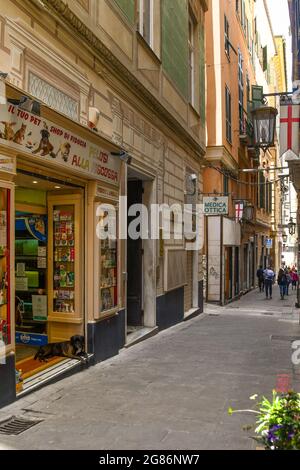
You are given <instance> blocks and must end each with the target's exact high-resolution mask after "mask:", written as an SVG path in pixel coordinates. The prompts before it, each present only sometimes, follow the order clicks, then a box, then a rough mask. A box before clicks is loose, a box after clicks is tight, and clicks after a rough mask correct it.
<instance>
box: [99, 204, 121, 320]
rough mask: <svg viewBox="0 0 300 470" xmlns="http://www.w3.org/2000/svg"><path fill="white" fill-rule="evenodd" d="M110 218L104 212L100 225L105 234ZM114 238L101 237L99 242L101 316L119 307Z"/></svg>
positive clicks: (115, 243)
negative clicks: (106, 222)
mask: <svg viewBox="0 0 300 470" xmlns="http://www.w3.org/2000/svg"><path fill="white" fill-rule="evenodd" d="M107 217H109V214H108V212H107V211H104V212H103V214H102V215H101V217H100V219H99V224H100V226H101V227H102V228H103V231H104V232H107V231H108V226H106V225H105V220H106V219H107ZM114 223H116V219H114ZM113 238H114V237H111V236H107V238H105V239H104V237H100V239H99V240H98V247H99V251H98V253H99V254H98V256H99V292H98V299H99V302H98V303H99V307H98V308H99V316H101V315H105V314H107V313H108V312H109V311H111V310H113V309H115V308H116V307H117V306H118V290H117V240H116V239H113Z"/></svg>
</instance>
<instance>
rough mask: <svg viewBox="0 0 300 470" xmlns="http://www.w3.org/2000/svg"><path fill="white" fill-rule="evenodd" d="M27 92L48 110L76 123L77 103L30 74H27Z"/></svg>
mask: <svg viewBox="0 0 300 470" xmlns="http://www.w3.org/2000/svg"><path fill="white" fill-rule="evenodd" d="M28 91H29V93H30V94H31V95H33V96H35V97H36V98H38V99H39V100H41V101H43V102H44V103H45V104H46V105H48V106H50V108H53V109H55V110H56V111H59V112H61V113H63V114H65V115H66V116H68V117H69V118H71V119H73V121H78V115H79V106H78V102H77V101H76V100H75V99H73V98H71V97H70V96H68V95H67V94H66V93H63V92H62V91H60V90H58V89H57V88H55V87H54V86H52V85H50V83H48V82H46V81H45V80H43V79H42V78H40V77H38V76H37V75H35V74H33V73H32V72H30V73H29V87H28Z"/></svg>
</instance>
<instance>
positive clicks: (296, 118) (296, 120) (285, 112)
mask: <svg viewBox="0 0 300 470" xmlns="http://www.w3.org/2000/svg"><path fill="white" fill-rule="evenodd" d="M299 124H300V106H299V105H293V104H288V105H282V106H280V156H282V155H283V154H284V153H285V152H287V151H288V150H292V151H293V152H294V153H295V154H296V155H299V150H300V149H299Z"/></svg>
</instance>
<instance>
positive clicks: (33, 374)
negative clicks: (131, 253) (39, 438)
mask: <svg viewBox="0 0 300 470" xmlns="http://www.w3.org/2000/svg"><path fill="white" fill-rule="evenodd" d="M21 97H22V98H23V96H21V94H20V93H19V92H18V91H17V90H16V89H14V88H13V87H10V86H7V105H6V106H2V107H1V111H0V114H1V116H0V121H1V124H0V268H1V272H0V406H1V405H3V404H5V403H8V402H10V401H12V400H13V399H14V398H15V397H16V394H17V395H18V394H19V395H22V394H24V393H27V392H29V391H31V390H34V389H36V387H37V386H40V383H41V382H49V381H50V380H54V379H57V377H63V376H64V375H65V374H67V373H70V370H72V369H74V370H77V369H80V368H83V367H86V364H85V362H86V354H85V353H88V354H89V355H90V360H91V361H98V360H101V359H103V358H105V356H108V357H109V356H110V355H112V354H113V353H117V352H118V351H115V352H114V351H113V350H114V349H117V350H118V349H119V348H120V347H122V346H123V344H124V343H123V344H122V342H124V337H125V335H124V334H123V330H124V325H123V323H124V318H123V316H124V314H123V313H122V310H121V308H120V306H121V305H122V293H121V289H119V284H120V272H121V270H122V268H121V266H120V263H121V260H122V258H121V247H120V246H119V243H118V241H116V240H114V241H111V240H99V239H98V238H97V235H96V227H97V224H99V223H101V220H103V214H102V215H101V217H102V219H101V218H98V219H97V216H96V212H97V206H98V205H99V203H103V202H104V203H109V204H112V205H114V206H115V207H116V209H118V197H119V191H120V187H121V184H120V183H121V174H122V168H121V162H120V159H119V158H118V157H116V156H114V155H112V154H111V152H114V153H116V152H117V151H119V148H118V147H116V146H114V145H113V144H111V143H109V142H108V141H106V140H104V139H102V138H100V137H99V136H98V135H96V134H95V133H94V132H92V131H90V130H89V129H88V128H85V127H84V126H81V125H79V124H76V123H74V122H73V121H71V120H69V119H67V118H66V117H64V116H62V115H60V114H58V113H56V112H55V111H53V110H51V109H49V108H47V107H45V106H42V105H39V106H38V107H37V109H38V111H37V113H33V112H29V111H26V110H24V109H22V107H20V106H18V100H19V99H20V98H21ZM99 217H100V215H99ZM111 338H113V339H112V340H111Z"/></svg>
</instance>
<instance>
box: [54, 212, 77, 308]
mask: <svg viewBox="0 0 300 470" xmlns="http://www.w3.org/2000/svg"><path fill="white" fill-rule="evenodd" d="M53 228H54V270H53V290H54V292H53V310H54V311H55V312H59V313H73V312H74V288H75V268H74V266H75V248H74V242H75V233H74V232H75V226H74V209H73V207H72V206H70V209H65V208H57V209H55V210H54V211H53Z"/></svg>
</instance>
